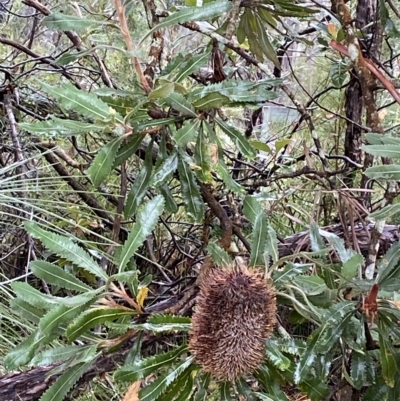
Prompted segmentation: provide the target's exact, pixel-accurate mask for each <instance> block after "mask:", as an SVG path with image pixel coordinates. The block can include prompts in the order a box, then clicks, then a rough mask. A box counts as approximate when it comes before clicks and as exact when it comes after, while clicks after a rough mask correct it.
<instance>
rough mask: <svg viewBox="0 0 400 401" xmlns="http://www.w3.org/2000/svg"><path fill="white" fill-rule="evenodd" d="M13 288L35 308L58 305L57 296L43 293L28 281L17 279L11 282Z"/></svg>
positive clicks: (49, 307)
mask: <svg viewBox="0 0 400 401" xmlns="http://www.w3.org/2000/svg"><path fill="white" fill-rule="evenodd" d="M11 288H12V289H13V290H14V291H15V293H16V294H17V296H18V297H19V298H20V299H21V300H23V301H25V302H27V303H28V304H29V305H32V306H34V307H35V308H39V309H51V308H52V307H53V306H55V305H58V300H57V298H55V297H53V296H52V295H47V294H42V293H41V292H40V291H39V290H37V289H36V288H33V287H32V286H31V285H30V284H28V283H23V282H18V281H15V282H13V283H11Z"/></svg>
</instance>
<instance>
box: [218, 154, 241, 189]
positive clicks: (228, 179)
mask: <svg viewBox="0 0 400 401" xmlns="http://www.w3.org/2000/svg"><path fill="white" fill-rule="evenodd" d="M216 169H217V172H218V174H219V175H220V177H221V178H222V181H224V183H225V185H226V186H227V187H228V188H229V190H230V191H232V192H234V193H236V194H242V193H244V192H245V189H244V188H243V187H242V186H241V185H240V184H238V183H237V182H236V181H235V180H234V179H233V178H232V175H231V173H230V172H229V171H228V168H227V167H226V164H225V162H224V160H223V158H222V157H220V159H219V160H218V164H217V166H216Z"/></svg>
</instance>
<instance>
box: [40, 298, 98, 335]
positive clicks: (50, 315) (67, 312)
mask: <svg viewBox="0 0 400 401" xmlns="http://www.w3.org/2000/svg"><path fill="white" fill-rule="evenodd" d="M89 305H90V302H88V303H86V304H83V305H82V304H81V305H77V306H74V307H68V306H65V305H58V306H56V307H55V308H53V309H51V310H50V311H49V312H47V313H46V314H45V315H44V316H43V317H42V318H41V319H40V322H39V330H40V331H41V332H42V333H43V334H45V335H47V336H49V335H50V334H52V333H53V331H54V329H55V328H58V327H60V326H61V325H63V324H64V323H69V322H70V321H71V320H72V319H74V318H75V317H76V316H77V315H79V314H80V313H82V312H84V311H85V310H86V309H88V307H89Z"/></svg>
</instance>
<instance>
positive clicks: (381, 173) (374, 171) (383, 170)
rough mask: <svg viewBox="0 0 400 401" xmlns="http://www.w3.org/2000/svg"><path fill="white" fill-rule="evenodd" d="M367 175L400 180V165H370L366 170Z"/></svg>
mask: <svg viewBox="0 0 400 401" xmlns="http://www.w3.org/2000/svg"><path fill="white" fill-rule="evenodd" d="M365 175H366V176H367V177H368V178H371V179H375V180H376V179H379V178H381V179H384V180H395V181H399V180H400V165H397V164H389V165H384V166H374V167H369V168H367V169H366V170H365Z"/></svg>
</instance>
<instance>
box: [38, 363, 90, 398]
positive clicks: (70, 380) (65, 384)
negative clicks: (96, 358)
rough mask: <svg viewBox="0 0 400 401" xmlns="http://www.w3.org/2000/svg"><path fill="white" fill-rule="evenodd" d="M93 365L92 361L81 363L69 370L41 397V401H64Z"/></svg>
mask: <svg viewBox="0 0 400 401" xmlns="http://www.w3.org/2000/svg"><path fill="white" fill-rule="evenodd" d="M91 365H92V361H90V362H87V363H79V364H77V365H75V366H73V367H71V368H69V369H68V370H67V371H66V372H65V373H63V374H62V375H61V376H60V377H59V378H58V379H57V381H56V382H55V383H53V384H52V385H51V386H50V387H49V388H48V389H47V390H46V392H45V393H44V394H43V395H42V396H41V397H40V400H39V401H63V400H64V397H65V396H66V395H67V393H68V391H69V390H70V389H71V388H72V386H73V385H74V384H75V383H76V382H77V381H78V380H79V379H80V378H81V376H82V375H83V374H84V373H85V372H86V370H87V369H89V367H90V366H91Z"/></svg>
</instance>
